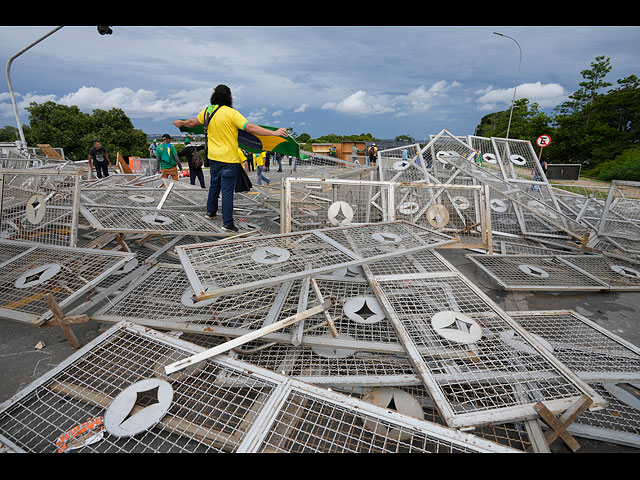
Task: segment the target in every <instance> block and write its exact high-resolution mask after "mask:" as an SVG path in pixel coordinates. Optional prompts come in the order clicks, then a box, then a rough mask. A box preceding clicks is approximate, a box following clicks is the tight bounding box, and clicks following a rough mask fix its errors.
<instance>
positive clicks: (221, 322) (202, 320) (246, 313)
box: [91, 264, 302, 341]
mask: <svg viewBox="0 0 640 480" xmlns="http://www.w3.org/2000/svg"><path fill="white" fill-rule="evenodd" d="M301 296H302V292H301V282H300V281H297V282H290V283H287V284H281V285H270V286H267V287H264V288H260V289H256V290H250V291H244V292H240V293H235V294H230V295H224V296H221V297H217V298H212V299H208V300H203V301H198V300H196V299H195V298H194V297H193V290H192V289H191V286H190V284H189V280H188V279H187V276H186V274H185V273H184V270H183V269H182V267H181V266H179V265H168V264H157V265H154V266H153V267H152V268H151V269H150V270H149V271H148V272H147V273H146V274H145V275H144V276H142V277H140V278H139V279H138V280H137V281H136V282H134V283H132V284H131V285H129V287H128V288H127V289H126V290H123V291H122V292H121V293H120V295H118V296H117V297H116V298H114V299H113V300H112V301H111V302H109V304H108V305H105V306H104V307H103V308H101V309H100V310H99V311H97V312H96V313H95V314H93V315H92V316H91V318H92V319H94V320H98V321H105V322H113V323H117V322H120V321H122V320H126V321H130V322H133V323H136V324H139V325H146V326H149V327H153V328H158V329H163V330H167V329H171V330H176V331H184V332H199V333H203V334H207V335H225V336H234V337H235V336H240V335H244V334H246V333H247V332H250V331H252V330H257V329H258V328H261V327H264V326H265V324H269V323H273V322H275V321H278V320H281V319H283V318H286V317H289V316H292V315H295V314H296V313H297V311H298V309H299V305H298V304H299V298H300V297H301ZM285 331H286V329H285ZM291 335H292V334H291V333H288V334H278V335H275V336H272V337H268V336H267V339H269V338H274V337H275V338H277V339H279V340H280V341H287V340H291Z"/></svg>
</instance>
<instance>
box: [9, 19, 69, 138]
mask: <svg viewBox="0 0 640 480" xmlns="http://www.w3.org/2000/svg"><path fill="white" fill-rule="evenodd" d="M61 28H62V27H56V28H54V29H53V30H51V31H50V32H49V33H47V34H46V35H43V36H42V37H40V38H39V39H38V40H36V41H35V42H33V43H32V44H31V45H29V46H27V47H25V48H23V49H22V50H20V51H19V52H18V53H16V54H14V55H13V56H12V57H11V58H10V59H9V61H8V62H7V85H9V94H10V95H11V103H13V113H14V114H15V116H16V123H17V124H18V132H19V133H20V142H21V146H20V150H23V149H26V147H27V142H26V140H25V139H24V132H23V131H22V124H21V123H20V115H18V105H17V104H16V97H15V95H14V93H13V87H12V86H11V76H10V70H11V63H12V62H13V61H14V60H15V59H16V58H18V57H19V56H20V55H22V54H23V53H24V52H26V51H27V50H29V49H30V48H31V47H33V46H34V45H36V44H38V43H40V42H41V41H42V40H44V39H45V38H47V37H48V36H49V35H53V34H54V33H56V32H57V31H58V30H60V29H61Z"/></svg>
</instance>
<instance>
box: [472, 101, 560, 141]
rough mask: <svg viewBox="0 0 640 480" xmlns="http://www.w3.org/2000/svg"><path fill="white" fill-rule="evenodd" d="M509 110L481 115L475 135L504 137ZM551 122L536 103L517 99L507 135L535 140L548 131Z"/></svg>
mask: <svg viewBox="0 0 640 480" xmlns="http://www.w3.org/2000/svg"><path fill="white" fill-rule="evenodd" d="M510 110H511V109H510V108H509V109H508V110H503V111H501V112H494V113H490V114H488V115H485V116H484V117H482V119H481V120H480V125H478V126H477V127H476V135H478V136H480V137H498V138H504V137H506V135H507V127H508V125H509V114H510ZM551 122H552V118H551V117H550V116H549V115H547V114H546V113H544V112H541V111H540V106H539V105H538V104H537V103H535V102H534V103H532V104H531V105H529V99H527V98H521V99H518V100H516V101H515V102H514V104H513V116H512V118H511V129H510V131H509V137H510V138H518V139H522V140H529V141H530V142H535V140H536V138H538V137H539V136H540V135H542V134H549V133H550V130H551V127H550V124H551Z"/></svg>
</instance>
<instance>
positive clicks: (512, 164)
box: [491, 138, 548, 187]
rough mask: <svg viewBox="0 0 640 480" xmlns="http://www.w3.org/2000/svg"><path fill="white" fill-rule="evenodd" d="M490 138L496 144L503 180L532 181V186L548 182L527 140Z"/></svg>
mask: <svg viewBox="0 0 640 480" xmlns="http://www.w3.org/2000/svg"><path fill="white" fill-rule="evenodd" d="M491 140H492V141H493V142H494V144H495V145H496V148H495V150H496V151H497V152H499V153H500V158H501V159H502V163H503V174H504V175H505V180H521V181H525V182H527V183H528V182H532V187H533V186H535V184H537V183H541V184H546V183H548V182H547V178H546V176H545V175H544V173H543V171H542V168H541V167H540V162H539V160H538V157H537V156H536V153H535V151H534V150H533V146H532V145H531V142H530V141H529V140H518V139H513V138H492V139H491Z"/></svg>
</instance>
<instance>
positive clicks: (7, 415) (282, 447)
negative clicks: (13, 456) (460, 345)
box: [0, 322, 513, 453]
mask: <svg viewBox="0 0 640 480" xmlns="http://www.w3.org/2000/svg"><path fill="white" fill-rule="evenodd" d="M198 350H199V348H198V347H196V346H195V345H193V344H189V343H186V342H181V341H180V340H177V339H175V338H173V337H171V336H168V335H163V334H161V333H158V332H154V331H152V330H149V329H147V328H143V327H137V326H135V325H132V324H127V323H124V322H123V323H121V324H118V325H115V326H114V327H112V328H111V329H110V330H108V331H107V332H105V333H104V334H103V335H101V336H100V337H98V338H97V339H96V340H94V342H92V343H91V344H89V345H86V346H85V347H83V348H82V349H80V350H79V351H78V352H76V354H74V355H73V356H72V357H70V358H68V359H67V360H66V361H65V362H63V363H62V364H60V365H59V366H58V367H56V368H55V369H53V370H52V371H50V372H48V373H47V374H45V375H44V376H43V377H41V378H40V379H38V380H36V381H35V382H34V383H32V384H31V385H29V386H28V387H27V388H25V389H24V390H22V391H21V392H19V393H18V394H17V395H15V396H14V397H13V398H12V399H10V400H8V401H7V402H5V403H3V404H2V405H0V442H2V443H3V444H5V445H6V446H7V447H8V448H10V449H12V450H14V451H19V452H46V453H49V452H69V451H74V450H78V451H80V452H87V453H89V452H99V453H111V452H164V453H171V452H256V451H262V452H267V451H282V452H298V451H330V452H348V451H379V452H382V451H407V452H409V451H456V452H478V451H480V452H481V451H501V452H508V451H513V450H511V449H509V448H506V447H501V446H499V445H497V444H495V443H493V442H489V441H486V440H483V439H479V438H477V437H472V436H470V435H465V434H461V433H459V432H455V431H452V430H449V429H446V428H444V427H441V426H439V425H435V424H432V423H430V422H427V421H424V420H417V419H413V418H411V417H408V416H406V415H402V414H395V413H394V412H389V411H388V410H386V409H382V408H379V407H376V406H375V405H372V404H369V403H366V402H363V401H360V400H357V399H354V398H349V397H346V396H343V395H340V394H337V393H335V392H328V391H325V390H322V389H320V388H318V387H314V386H311V385H306V384H304V383H302V382H298V381H295V380H292V379H289V378H287V377H283V376H281V375H278V374H275V373H273V372H270V371H267V370H264V369H260V368H258V367H255V366H251V365H249V364H246V363H242V362H238V361H234V360H230V359H224V358H217V359H216V360H209V361H207V362H203V363H200V364H198V365H197V366H196V367H195V368H193V369H191V370H190V371H185V372H181V373H180V374H178V375H172V376H165V375H163V373H162V369H161V368H160V367H161V366H162V365H163V364H164V363H165V362H167V361H168V360H170V359H176V358H181V357H184V356H185V355H188V354H189V353H193V352H194V351H198Z"/></svg>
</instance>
